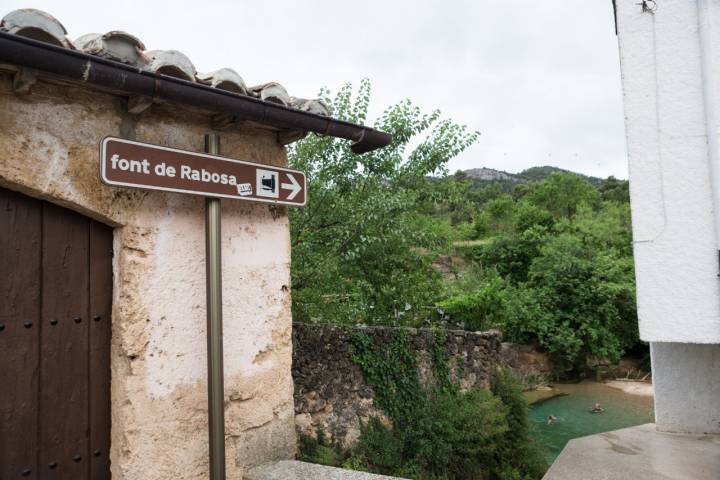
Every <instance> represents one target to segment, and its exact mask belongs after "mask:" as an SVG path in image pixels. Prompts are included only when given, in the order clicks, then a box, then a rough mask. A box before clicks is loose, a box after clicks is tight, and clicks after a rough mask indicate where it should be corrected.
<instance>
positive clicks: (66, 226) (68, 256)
mask: <svg viewBox="0 0 720 480" xmlns="http://www.w3.org/2000/svg"><path fill="white" fill-rule="evenodd" d="M89 226H90V220H89V219H87V218H85V217H83V216H81V215H79V214H76V213H74V212H70V211H69V210H65V209H63V208H60V207H58V206H55V205H52V204H50V203H43V242H42V250H43V256H42V258H43V262H42V275H43V277H42V278H43V280H42V281H43V289H42V319H43V326H44V327H45V328H43V330H42V331H41V336H40V385H41V388H40V409H39V411H40V418H41V419H42V421H41V422H40V439H39V441H40V454H39V467H40V468H41V469H42V471H43V475H42V478H43V479H45V478H47V479H59V480H84V479H87V478H88V474H89V458H88V456H89V455H88V453H89V452H88V450H89V438H88V436H89V423H88V406H89V405H88V356H89V351H88V338H89V336H88V335H89V328H88V327H89V322H88V316H89V315H88V310H89V309H88V306H89V305H88V303H89V302H88V290H89V282H88V258H89V237H90V230H89ZM51 320H52V321H55V320H56V321H57V324H55V325H52V326H49V325H50V322H51ZM52 464H57V466H56V467H55V468H53V469H50V468H49V466H50V465H52Z"/></svg>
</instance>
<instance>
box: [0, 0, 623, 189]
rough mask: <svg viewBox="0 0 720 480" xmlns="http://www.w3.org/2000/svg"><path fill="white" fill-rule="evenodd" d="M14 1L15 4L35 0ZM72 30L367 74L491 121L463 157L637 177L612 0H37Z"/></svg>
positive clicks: (239, 64)
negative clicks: (628, 143)
mask: <svg viewBox="0 0 720 480" xmlns="http://www.w3.org/2000/svg"><path fill="white" fill-rule="evenodd" d="M27 6H28V4H27V3H25V2H20V1H15V0H6V1H4V2H3V9H4V12H0V13H1V14H4V13H7V12H9V11H10V10H13V9H15V8H24V7H27ZM32 6H33V7H34V8H39V9H42V10H45V11H47V12H49V13H51V14H53V15H54V16H56V17H57V18H58V19H59V20H60V21H61V22H62V23H63V24H64V25H65V27H66V28H67V29H68V32H69V35H70V37H71V38H72V39H75V38H77V37H78V36H80V35H82V34H84V33H88V32H106V31H109V30H116V29H119V30H125V31H128V32H130V33H132V34H134V35H136V36H138V37H139V38H140V39H141V40H142V41H143V42H144V43H145V44H146V46H147V47H148V49H157V48H161V49H169V48H172V49H177V50H180V51H182V52H184V53H186V54H187V55H188V56H189V57H190V58H191V59H192V60H193V62H194V63H195V65H196V67H197V68H198V70H200V71H207V70H213V69H216V68H219V67H232V68H234V69H236V70H237V71H238V72H240V74H241V75H242V76H243V78H244V79H245V80H246V82H248V83H249V84H258V83H263V82H266V81H271V80H276V81H279V82H280V83H282V84H283V85H285V86H286V87H287V88H288V90H289V91H290V93H291V94H293V95H296V96H301V97H303V96H304V97H307V96H313V95H315V94H316V93H317V91H318V90H319V88H320V87H322V86H328V87H330V88H333V89H334V88H337V87H339V86H340V85H341V84H343V83H345V82H348V81H350V82H355V83H357V82H358V81H359V80H360V79H361V78H363V77H369V78H370V79H371V80H372V82H373V110H372V113H374V114H378V113H379V112H380V110H382V108H384V107H385V106H387V105H389V104H390V103H393V102H396V101H398V100H401V99H403V98H411V99H412V100H413V101H415V102H416V103H417V104H419V105H420V106H421V107H423V108H424V109H427V110H430V109H434V108H439V109H441V110H442V111H443V113H444V114H445V115H446V116H449V117H451V118H453V119H454V120H456V121H458V122H461V123H465V124H467V125H468V126H469V127H470V128H472V129H477V130H480V131H481V132H482V136H481V138H480V140H479V142H478V143H477V144H476V145H475V146H473V147H472V148H471V149H469V150H468V151H467V152H465V153H464V154H463V155H462V156H461V157H459V158H457V159H455V160H453V161H452V162H451V164H450V167H451V169H452V170H454V169H457V168H471V167H479V166H488V167H492V168H498V169H503V170H509V171H518V170H521V169H523V168H527V167H530V166H534V165H543V164H553V165H556V166H559V167H563V168H568V169H572V170H576V171H580V172H583V173H588V174H593V175H599V176H607V175H615V176H618V177H622V178H627V165H626V159H625V143H624V127H623V113H622V103H621V102H622V96H621V90H620V68H619V63H618V55H617V41H616V38H615V34H614V25H613V17H612V4H611V2H610V1H609V0H606V1H601V0H574V1H572V2H570V1H567V0H543V1H531V0H484V1H477V0H476V1H440V0H437V1H429V0H425V1H410V0H403V1H398V0H396V1H389V0H384V1H380V0H366V1H364V2H360V3H358V2H352V3H351V2H338V1H330V0H306V1H303V2H299V1H291V0H276V1H274V2H258V1H253V2H246V1H229V0H227V1H219V0H215V1H213V0H206V1H204V2H184V1H174V2H160V1H152V2H148V1H145V2H141V1H116V2H112V3H110V2H98V1H97V0H93V1H86V0H65V1H64V2H57V1H52V0H36V1H34V2H33V4H32Z"/></svg>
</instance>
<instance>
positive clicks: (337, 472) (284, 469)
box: [243, 460, 399, 480]
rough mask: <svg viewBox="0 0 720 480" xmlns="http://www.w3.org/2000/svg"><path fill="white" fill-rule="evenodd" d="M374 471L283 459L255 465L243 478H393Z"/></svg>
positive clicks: (347, 479) (365, 479)
mask: <svg viewBox="0 0 720 480" xmlns="http://www.w3.org/2000/svg"><path fill="white" fill-rule="evenodd" d="M398 478H399V477H388V476H385V475H376V474H374V473H367V472H358V471H355V470H346V469H344V468H335V467H326V466H325V465H317V464H314V463H306V462H300V461H297V460H281V461H279V462H271V463H266V464H264V465H261V466H259V467H255V468H253V469H252V470H250V471H249V472H247V473H245V475H243V480H319V479H322V480H391V479H396V480H397V479H398Z"/></svg>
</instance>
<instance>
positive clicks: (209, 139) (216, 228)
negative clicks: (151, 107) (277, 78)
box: [205, 133, 225, 480]
mask: <svg viewBox="0 0 720 480" xmlns="http://www.w3.org/2000/svg"><path fill="white" fill-rule="evenodd" d="M205 151H206V152H207V153H210V154H213V155H219V154H220V137H219V136H218V135H217V134H215V133H209V134H207V135H205ZM220 223H221V222H220V199H219V198H206V199H205V267H206V269H205V272H206V274H205V282H206V291H207V358H208V420H209V421H208V423H209V439H210V462H209V463H210V480H225V402H224V398H225V391H224V385H223V335H222V275H221V265H222V263H221V261H220Z"/></svg>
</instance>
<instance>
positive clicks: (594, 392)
mask: <svg viewBox="0 0 720 480" xmlns="http://www.w3.org/2000/svg"><path fill="white" fill-rule="evenodd" d="M554 387H555V388H556V389H558V390H560V391H561V392H562V393H564V394H565V395H563V396H559V397H554V398H551V399H548V400H544V401H540V402H538V403H536V404H534V405H532V406H531V407H530V419H531V421H532V423H533V424H534V427H535V428H534V432H533V435H534V436H535V438H537V440H538V441H539V442H540V443H542V444H543V445H545V447H546V448H547V455H546V457H547V460H548V462H549V463H552V462H553V461H555V458H556V457H557V456H558V455H559V454H560V451H561V450H562V449H563V447H565V445H566V444H567V442H568V441H569V440H572V439H573V438H578V437H584V436H586V435H593V434H596V433H602V432H607V431H610V430H617V429H619V428H625V427H631V426H634V425H641V424H643V423H651V422H654V421H655V418H654V414H653V399H652V397H649V396H641V395H630V394H627V393H625V392H623V391H621V390H618V389H615V388H611V387H607V386H605V385H603V384H601V383H596V382H581V383H578V384H556V385H554ZM595 403H600V404H601V405H602V407H603V408H604V409H605V411H604V412H602V413H591V412H590V409H591V408H592V406H593V405H594V404H595ZM548 415H554V416H555V417H557V420H556V421H555V423H553V424H548V422H547V418H548Z"/></svg>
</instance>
